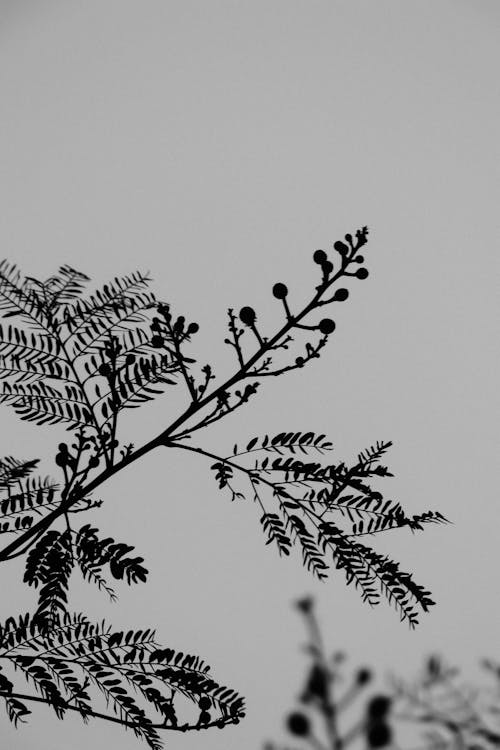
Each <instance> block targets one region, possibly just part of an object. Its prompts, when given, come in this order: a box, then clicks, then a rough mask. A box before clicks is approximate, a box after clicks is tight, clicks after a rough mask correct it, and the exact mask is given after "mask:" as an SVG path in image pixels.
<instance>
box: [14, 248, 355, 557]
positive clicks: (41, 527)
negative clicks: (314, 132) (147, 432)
mask: <svg viewBox="0 0 500 750" xmlns="http://www.w3.org/2000/svg"><path fill="white" fill-rule="evenodd" d="M350 262H351V260H350V259H347V260H344V261H343V262H342V265H341V268H340V270H339V271H337V273H336V274H334V275H333V276H332V278H331V279H330V280H329V281H328V282H327V283H323V284H321V285H320V286H319V287H317V289H316V294H315V295H314V297H313V298H312V300H311V301H310V302H309V303H308V304H306V305H305V307H304V308H303V310H302V311H301V312H300V313H298V315H296V316H294V317H293V318H290V319H289V320H287V321H286V323H285V324H284V325H283V326H282V327H281V328H280V329H279V331H278V332H277V333H276V334H275V335H274V336H273V337H272V338H271V339H268V340H267V341H266V342H265V343H263V344H262V346H260V347H259V349H258V350H257V351H256V352H255V354H254V355H253V356H252V357H251V358H250V359H249V360H248V361H247V362H246V363H245V364H243V366H241V367H240V369H239V370H238V371H237V372H236V373H235V374H234V375H232V376H231V377H230V378H228V380H226V381H225V382H224V383H222V385H220V386H218V387H217V388H215V389H214V390H213V391H212V392H211V393H209V394H207V395H206V396H205V397H204V398H202V399H200V400H198V401H196V402H194V401H193V402H192V403H191V404H190V405H189V406H188V407H187V409H185V410H184V412H183V413H182V414H181V415H180V416H179V417H178V418H177V419H176V420H174V421H173V422H172V423H171V424H170V425H169V427H167V428H166V429H165V430H163V431H162V432H160V433H159V435H157V436H156V437H154V438H152V439H151V440H149V441H148V442H146V443H144V445H142V446H141V447H140V448H138V449H137V450H136V451H135V453H131V454H129V455H128V456H126V457H124V458H123V459H122V460H121V461H119V462H118V463H117V464H115V465H114V466H111V465H110V464H109V457H108V456H107V454H106V459H107V466H106V469H105V470H104V471H103V472H101V474H99V475H98V476H97V477H95V478H94V479H93V480H91V481H90V482H89V483H88V484H87V485H86V486H84V487H81V488H80V489H79V490H78V491H77V492H75V493H74V494H73V495H71V496H70V497H68V498H65V499H64V501H63V502H62V503H61V504H60V505H59V507H58V508H56V509H55V510H53V511H52V512H51V513H49V514H48V515H47V516H45V518H43V519H42V520H41V521H39V522H38V523H36V524H35V525H34V526H32V527H31V528H30V529H28V530H27V531H25V532H24V533H23V534H22V535H21V536H20V537H18V538H17V539H15V540H14V541H12V542H11V543H10V544H8V545H7V546H6V547H4V548H3V549H2V550H1V551H0V562H3V561H5V560H9V559H11V558H12V556H13V553H16V552H17V550H18V549H19V548H20V547H21V546H22V545H24V544H25V543H26V542H28V541H29V540H31V539H32V538H33V537H35V536H38V535H39V534H40V533H43V531H45V530H46V529H48V528H49V527H50V526H51V525H52V524H53V523H54V521H55V520H56V519H57V518H59V517H60V516H61V515H62V514H63V513H64V512H65V510H67V509H68V508H70V507H71V506H72V505H74V504H75V503H77V502H78V501H79V500H81V499H82V498H83V497H85V495H89V494H90V493H91V492H93V491H94V490H95V489H97V487H100V486H101V484H103V483H104V482H106V481H107V480H108V479H110V478H111V477H112V476H114V475H115V474H116V473H117V472H119V471H121V470H122V469H124V468H125V467H126V466H129V465H130V464H132V463H133V462H134V461H137V460H138V459H139V458H142V456H145V455H146V454H147V453H149V452H150V451H152V450H153V449H154V448H158V447H159V446H160V445H167V444H168V439H169V438H170V436H171V435H172V434H173V433H175V431H176V430H177V429H178V428H179V427H180V426H182V425H183V424H184V423H185V422H187V420H188V419H190V418H191V417H192V416H194V415H195V414H197V413H198V412H199V411H201V409H203V408H204V407H205V406H207V404H210V403H211V402H212V401H214V400H215V399H217V398H218V397H219V395H221V394H223V393H224V392H226V391H227V390H229V389H230V388H232V387H233V386H234V385H236V384H237V383H239V382H240V381H241V380H243V379H244V378H246V377H248V371H249V370H250V368H251V367H253V366H254V365H255V364H256V363H257V362H258V360H259V359H260V358H261V357H262V356H263V355H264V354H266V353H267V352H268V351H269V350H270V349H272V348H273V347H274V346H275V345H276V344H277V343H278V341H279V340H280V339H281V337H282V336H285V335H286V334H288V332H289V331H290V330H291V329H292V328H293V327H294V325H295V323H298V322H300V321H301V320H302V319H303V318H304V317H305V316H306V315H308V314H309V313H310V312H311V311H312V310H314V309H315V308H316V307H318V302H319V301H320V299H321V297H322V295H323V293H324V292H325V291H326V290H327V289H328V288H329V287H330V286H331V285H332V284H334V283H335V282H336V281H337V280H338V279H339V278H340V277H341V276H343V275H345V273H346V271H345V269H346V268H347V266H348V265H349V263H350ZM73 369H74V368H73ZM250 377H254V376H253V375H250ZM92 414H94V413H93V411H92ZM94 418H95V415H94ZM177 447H180V446H177ZM182 447H184V448H187V446H182ZM198 452H200V451H198ZM218 458H219V457H217V459H218Z"/></svg>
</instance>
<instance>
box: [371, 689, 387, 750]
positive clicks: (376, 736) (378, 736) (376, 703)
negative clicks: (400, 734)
mask: <svg viewBox="0 0 500 750" xmlns="http://www.w3.org/2000/svg"><path fill="white" fill-rule="evenodd" d="M390 709H391V699H390V698H389V697H388V696H387V695H375V696H373V698H372V699H371V700H370V701H369V703H368V706H367V721H366V739H367V741H368V747H373V748H379V747H387V746H388V745H389V744H390V743H391V741H392V730H391V727H390V726H389V722H388V715H389V711H390Z"/></svg>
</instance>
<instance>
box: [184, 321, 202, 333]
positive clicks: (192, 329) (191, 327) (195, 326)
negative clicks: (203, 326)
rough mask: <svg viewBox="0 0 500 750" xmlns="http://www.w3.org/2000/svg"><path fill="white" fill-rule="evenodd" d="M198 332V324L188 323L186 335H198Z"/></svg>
mask: <svg viewBox="0 0 500 750" xmlns="http://www.w3.org/2000/svg"><path fill="white" fill-rule="evenodd" d="M199 330H200V326H199V325H198V323H190V324H189V325H188V329H187V333H188V335H189V336H191V335H192V334H193V333H198V331H199Z"/></svg>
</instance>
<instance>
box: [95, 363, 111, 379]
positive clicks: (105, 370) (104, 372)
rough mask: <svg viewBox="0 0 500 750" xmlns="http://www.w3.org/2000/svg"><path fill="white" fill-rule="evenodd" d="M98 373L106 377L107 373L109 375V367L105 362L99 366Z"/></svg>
mask: <svg viewBox="0 0 500 750" xmlns="http://www.w3.org/2000/svg"><path fill="white" fill-rule="evenodd" d="M98 372H99V375H103V376H104V377H106V376H107V375H111V367H110V366H109V365H108V364H107V362H103V363H102V365H100V366H99V370H98Z"/></svg>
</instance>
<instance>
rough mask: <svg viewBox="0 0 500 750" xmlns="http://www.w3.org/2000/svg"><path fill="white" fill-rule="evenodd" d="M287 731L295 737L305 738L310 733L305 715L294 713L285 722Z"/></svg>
mask: <svg viewBox="0 0 500 750" xmlns="http://www.w3.org/2000/svg"><path fill="white" fill-rule="evenodd" d="M287 727H288V731H289V732H290V733H291V734H294V735H295V736H296V737H307V735H308V734H309V732H310V722H309V719H308V718H307V716H306V715H305V714H302V713H300V712H299V711H295V712H294V713H293V714H290V716H289V717H288V720H287Z"/></svg>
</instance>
